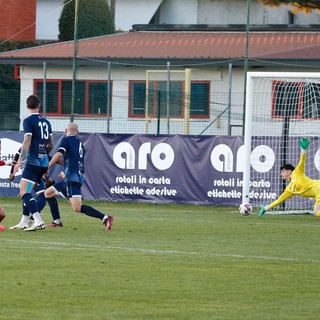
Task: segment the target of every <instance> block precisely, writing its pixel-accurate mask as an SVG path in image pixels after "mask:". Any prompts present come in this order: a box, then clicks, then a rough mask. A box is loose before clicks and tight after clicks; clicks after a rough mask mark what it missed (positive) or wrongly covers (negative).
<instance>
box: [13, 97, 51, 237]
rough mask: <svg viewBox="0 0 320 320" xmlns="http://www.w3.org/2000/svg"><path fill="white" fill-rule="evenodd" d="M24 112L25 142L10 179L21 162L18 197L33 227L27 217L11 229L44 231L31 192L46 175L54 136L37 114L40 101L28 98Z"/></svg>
mask: <svg viewBox="0 0 320 320" xmlns="http://www.w3.org/2000/svg"><path fill="white" fill-rule="evenodd" d="M27 109H28V110H29V112H30V115H29V116H28V117H27V118H26V119H24V121H23V130H24V139H23V143H22V146H21V153H20V156H19V159H18V162H17V164H16V165H15V167H14V171H13V175H15V174H16V172H17V171H18V170H19V169H20V167H21V164H22V162H23V161H24V162H25V165H24V169H23V171H22V176H21V181H20V196H21V198H22V201H23V204H24V205H25V206H26V207H27V208H28V211H29V212H31V214H32V216H33V218H34V223H33V225H32V226H31V227H29V228H28V220H29V215H28V216H26V215H22V218H21V221H20V222H19V223H18V224H17V225H15V226H13V227H11V229H24V230H25V231H35V230H42V229H44V228H45V224H44V222H43V220H42V218H41V216H40V213H39V208H38V205H37V202H36V201H35V199H34V198H33V196H32V194H31V192H32V189H33V188H34V185H35V184H36V183H38V184H39V183H40V181H41V178H42V176H43V175H44V174H45V173H46V172H47V169H48V165H49V157H48V153H49V152H50V151H51V150H52V149H53V134H52V129H51V124H50V122H49V121H48V120H47V119H45V118H43V117H42V116H41V115H40V114H39V110H40V100H39V98H38V97H37V96H35V95H31V96H29V97H28V99H27Z"/></svg>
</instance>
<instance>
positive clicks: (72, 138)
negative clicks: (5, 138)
mask: <svg viewBox="0 0 320 320" xmlns="http://www.w3.org/2000/svg"><path fill="white" fill-rule="evenodd" d="M78 133H79V130H78V125H77V124H76V123H69V124H68V127H67V129H66V136H64V137H63V138H62V140H61V144H60V146H59V148H58V151H57V152H56V153H55V155H54V156H53V157H52V159H51V161H50V163H49V168H51V167H52V166H53V165H54V164H55V163H57V162H59V161H60V159H61V157H63V159H64V173H65V181H66V184H67V193H68V198H69V201H70V203H71V205H72V208H73V210H74V211H75V212H81V213H84V214H86V215H87V216H90V217H94V218H98V219H100V220H101V221H102V223H103V224H104V226H105V230H110V229H111V226H112V222H113V217H112V216H110V215H106V214H103V213H101V212H100V211H98V210H96V209H94V208H93V207H91V206H88V205H84V204H82V197H81V186H82V184H83V183H84V177H83V174H84V156H85V148H84V145H83V143H82V142H81V140H80V138H79V136H78ZM56 195H57V190H55V188H54V186H51V187H50V188H48V189H47V190H46V191H45V197H46V198H53V197H55V196H56ZM51 210H52V208H51ZM52 214H53V212H52Z"/></svg>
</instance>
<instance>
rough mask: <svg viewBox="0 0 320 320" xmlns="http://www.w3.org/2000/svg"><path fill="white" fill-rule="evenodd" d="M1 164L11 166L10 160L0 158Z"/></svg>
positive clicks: (0, 165)
mask: <svg viewBox="0 0 320 320" xmlns="http://www.w3.org/2000/svg"><path fill="white" fill-rule="evenodd" d="M2 166H12V162H10V161H2V160H0V167H2Z"/></svg>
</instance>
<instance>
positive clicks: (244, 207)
mask: <svg viewBox="0 0 320 320" xmlns="http://www.w3.org/2000/svg"><path fill="white" fill-rule="evenodd" d="M239 212H240V213H241V214H243V215H244V216H248V215H249V214H250V213H251V212H252V205H251V204H250V203H243V204H240V207H239Z"/></svg>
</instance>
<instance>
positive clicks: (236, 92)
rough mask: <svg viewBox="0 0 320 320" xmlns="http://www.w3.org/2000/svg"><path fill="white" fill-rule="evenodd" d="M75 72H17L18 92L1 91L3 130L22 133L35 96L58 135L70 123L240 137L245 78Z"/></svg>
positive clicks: (197, 72)
mask: <svg viewBox="0 0 320 320" xmlns="http://www.w3.org/2000/svg"><path fill="white" fill-rule="evenodd" d="M72 75H73V70H72V67H70V66H65V67H61V66H60V67H57V66H50V65H49V66H47V65H46V66H24V67H23V68H21V70H20V77H21V79H20V89H16V90H0V115H1V117H2V119H3V121H2V122H1V123H0V129H1V130H14V131H16V130H21V129H22V127H21V124H22V120H23V119H24V118H25V117H26V116H27V115H28V112H27V110H26V107H25V100H26V98H27V97H28V96H29V95H30V94H37V95H38V96H39V97H40V99H41V101H42V110H41V112H42V113H43V114H44V115H45V116H46V117H47V118H48V119H49V120H50V121H51V123H52V126H53V129H54V130H55V131H63V130H64V128H65V126H66V124H67V123H68V122H70V121H74V122H77V123H78V124H79V127H80V129H81V131H82V132H104V133H129V134H133V133H134V134H135V133H137V134H192V135H201V134H205V135H241V134H242V110H243V87H242V85H241V81H242V79H241V78H240V77H239V75H240V74H238V77H237V79H236V81H235V82H234V84H233V85H231V84H232V83H231V81H230V79H231V77H232V74H231V73H230V68H229V70H228V68H227V67H226V68H225V69H220V68H214V67H212V66H210V65H207V66H197V68H195V66H184V67H174V68H169V67H167V68H164V67H157V66H152V67H150V66H132V65H130V66H128V65H119V64H110V63H109V64H106V63H100V64H98V63H95V64H93V65H89V66H88V65H86V66H79V67H78V69H77V78H75V77H72ZM239 79H240V81H239ZM232 87H234V89H232Z"/></svg>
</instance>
